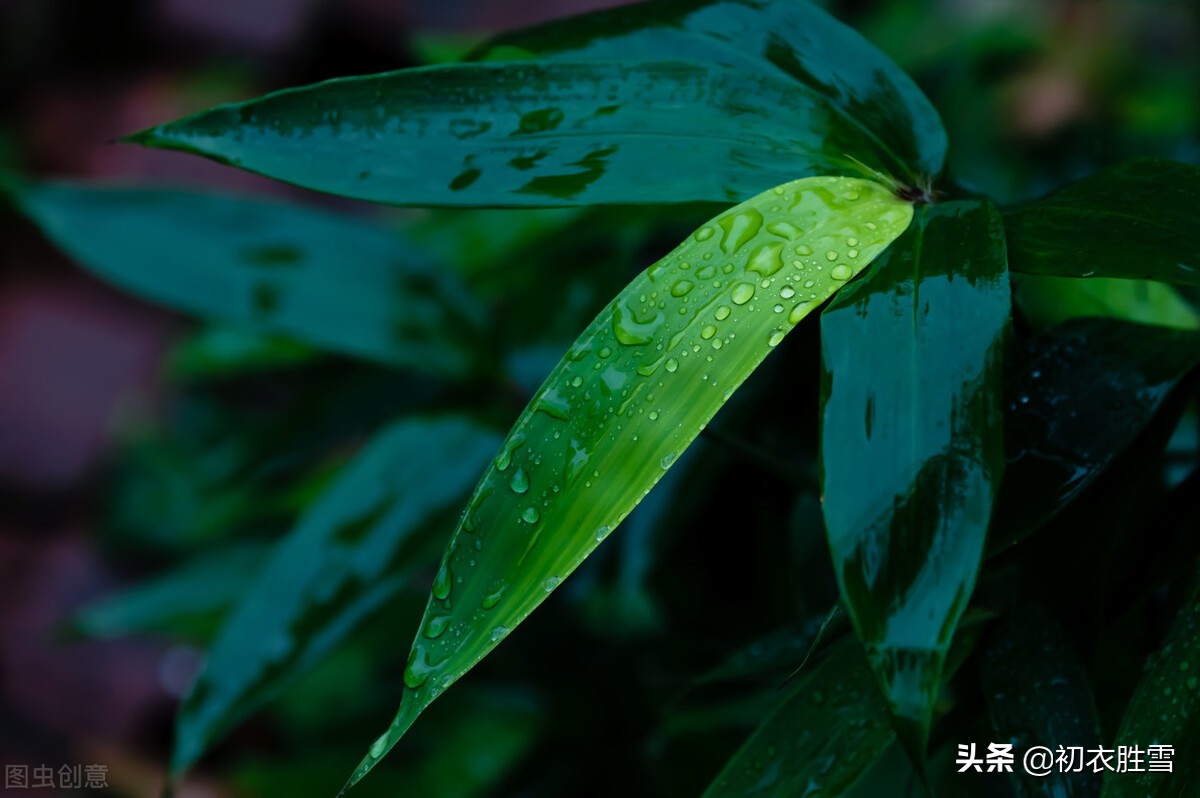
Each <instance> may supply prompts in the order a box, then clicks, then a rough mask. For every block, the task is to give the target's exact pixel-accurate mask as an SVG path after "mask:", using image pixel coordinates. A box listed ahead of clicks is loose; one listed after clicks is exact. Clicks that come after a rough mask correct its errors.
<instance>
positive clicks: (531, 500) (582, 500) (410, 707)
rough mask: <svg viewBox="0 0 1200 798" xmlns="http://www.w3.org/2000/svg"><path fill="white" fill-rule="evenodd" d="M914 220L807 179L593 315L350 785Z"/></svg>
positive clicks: (715, 226)
mask: <svg viewBox="0 0 1200 798" xmlns="http://www.w3.org/2000/svg"><path fill="white" fill-rule="evenodd" d="M911 217H912V208H911V206H909V205H908V204H907V203H905V202H903V201H901V200H898V199H896V198H895V197H894V196H893V195H892V194H891V193H890V192H888V191H887V190H886V189H884V188H883V187H882V186H879V185H877V184H875V183H871V182H869V181H866V180H859V179H854V178H836V177H831V178H807V179H803V180H797V181H794V182H792V183H788V184H786V185H782V186H779V187H777V188H775V189H773V190H771V191H767V192H765V193H763V194H762V195H760V196H758V197H755V198H754V199H752V200H749V201H747V202H745V203H743V204H741V205H739V206H737V207H735V208H733V209H731V210H729V211H727V212H725V213H723V214H721V215H720V216H718V217H717V218H715V219H713V220H712V221H711V222H710V223H708V224H707V225H705V226H703V227H701V228H700V229H699V230H697V231H696V232H695V233H694V234H693V235H692V236H690V237H689V238H688V239H687V240H686V241H684V243H682V244H680V245H679V246H678V247H676V248H675V250H674V251H672V252H671V253H670V254H668V255H667V256H665V257H664V258H662V259H661V260H659V261H658V262H657V263H655V264H654V265H653V266H651V267H650V268H649V269H647V270H646V271H645V272H644V273H643V274H642V275H640V276H639V277H637V278H635V279H634V280H633V282H632V283H630V284H629V286H627V287H626V288H625V290H624V291H622V292H621V293H620V294H619V295H618V296H617V298H616V299H615V300H614V301H613V302H612V304H611V305H610V306H609V307H608V308H607V309H605V310H604V311H602V312H601V313H600V315H599V316H597V317H596V319H595V320H594V321H593V322H592V324H591V325H590V326H589V327H588V328H587V329H586V330H585V331H584V332H583V334H582V335H581V336H580V338H579V339H578V340H577V341H576V343H575V344H574V346H572V348H571V349H570V351H569V352H568V353H567V355H566V356H565V357H564V358H563V360H562V361H561V362H560V363H559V365H558V366H557V367H556V368H555V369H554V371H553V372H552V373H551V374H550V376H549V377H548V378H547V379H546V382H545V383H544V384H543V385H542V387H541V389H540V390H539V391H538V393H537V394H536V395H535V397H534V398H533V400H532V401H531V403H530V404H529V406H528V407H527V408H526V409H525V412H524V413H523V414H522V415H521V417H520V418H519V419H518V420H517V423H516V425H515V426H514V427H513V429H512V431H511V432H510V434H509V436H508V439H507V441H506V442H505V444H504V446H503V448H502V449H501V451H500V454H499V455H498V456H497V457H496V459H495V461H494V462H493V464H492V467H491V468H489V469H488V471H487V473H486V474H485V475H484V476H483V479H482V480H481V481H480V483H479V485H478V487H477V488H476V489H475V494H474V496H473V497H472V498H471V501H470V503H469V504H468V506H467V509H466V512H465V513H464V516H463V519H462V521H461V522H460V524H459V527H458V529H457V530H456V531H455V533H454V536H453V538H452V539H451V541H450V544H449V546H448V548H447V550H446V554H445V556H444V558H443V561H442V567H441V569H440V571H439V572H438V575H437V578H436V579H435V581H434V584H433V590H432V593H431V596H430V600H429V604H428V607H427V609H426V612H425V618H424V620H423V622H422V627H421V630H420V632H419V633H418V635H417V637H416V640H415V641H414V644H413V648H412V653H411V655H410V658H409V666H408V669H407V670H406V672H405V692H404V696H403V698H402V700H401V703H400V709H399V711H398V713H397V715H396V718H395V720H394V721H393V723H392V726H391V727H390V728H389V729H388V730H387V731H386V732H385V733H384V734H383V735H382V736H380V737H379V739H378V740H376V741H375V743H374V745H372V746H371V751H370V753H369V754H368V756H367V757H366V758H365V759H364V760H363V761H362V763H361V764H360V765H359V766H358V768H357V769H356V770H355V772H354V774H353V775H352V777H351V779H350V784H354V783H355V782H356V781H358V780H359V779H361V778H362V777H363V776H364V775H366V773H367V772H368V771H369V770H370V769H371V768H372V767H373V766H374V765H375V764H376V763H377V762H378V761H379V758H380V757H381V756H383V754H384V753H385V752H387V751H388V750H389V749H390V748H391V747H392V746H393V745H395V744H396V742H397V741H398V740H399V739H400V737H401V736H402V735H403V734H404V732H405V730H406V729H407V728H408V727H409V726H410V725H411V724H412V722H413V721H414V720H415V719H416V717H417V716H418V715H419V714H420V713H421V712H422V711H423V710H424V708H425V707H426V706H428V705H429V704H430V703H431V702H432V701H433V700H434V699H435V698H436V697H437V696H438V695H439V694H440V693H441V692H442V691H443V690H445V689H446V688H447V687H449V686H450V684H452V683H453V682H454V681H456V680H457V679H458V678H460V677H461V676H462V675H463V674H464V673H466V671H467V670H468V669H470V668H471V667H472V666H474V665H475V664H476V663H477V662H478V661H479V660H480V659H482V658H483V657H484V656H485V655H486V654H487V653H488V652H489V651H491V650H492V649H493V648H494V647H495V646H496V645H497V644H498V643H499V642H500V641H501V640H502V639H503V638H504V637H505V636H506V635H507V634H508V633H509V632H510V631H511V630H512V629H513V628H514V627H516V626H517V624H519V623H520V622H521V621H522V620H524V619H525V617H527V616H528V615H529V614H530V613H531V612H532V611H533V610H534V609H535V608H536V607H537V606H538V605H539V604H540V603H541V602H542V601H543V600H545V598H546V597H547V595H548V594H549V593H550V592H551V591H552V590H553V589H554V588H555V587H556V586H557V585H558V584H559V583H560V581H561V580H562V579H563V578H565V577H566V576H567V575H569V574H570V573H571V572H572V571H573V570H574V569H575V568H576V566H578V565H579V563H580V562H582V561H583V559H584V558H586V557H587V555H588V554H589V553H590V552H591V551H592V550H593V549H595V548H596V546H598V545H599V544H600V542H601V541H602V540H603V539H604V538H605V537H606V536H607V535H608V534H609V532H610V531H611V530H612V529H613V528H614V527H616V526H617V524H619V523H620V522H621V521H622V520H623V519H624V518H625V516H626V515H627V514H628V513H629V511H630V510H632V509H633V507H634V506H635V505H636V504H637V503H638V502H639V501H640V500H641V498H642V497H643V496H644V495H645V494H646V493H647V492H649V490H650V488H652V487H653V486H654V485H655V483H656V482H658V480H659V479H660V478H661V477H662V475H663V474H664V473H665V472H666V470H667V469H668V468H669V467H670V466H671V465H672V464H673V463H674V462H675V460H676V458H677V457H678V456H679V454H680V452H682V451H683V450H684V449H685V448H686V447H687V446H688V445H689V444H690V443H691V442H692V440H693V439H694V438H695V437H696V436H697V435H698V434H699V432H700V431H701V429H703V428H704V426H705V425H706V424H707V423H708V422H709V420H710V419H711V418H712V417H713V415H714V414H715V413H716V412H717V410H719V409H720V407H721V406H722V404H724V402H725V401H726V400H727V399H728V398H729V397H730V396H731V395H732V393H733V391H734V390H735V389H736V388H737V387H738V386H739V385H740V384H741V383H742V381H743V380H745V379H746V378H747V377H748V376H749V375H750V374H751V372H753V371H754V369H755V367H756V366H757V365H758V364H759V363H760V362H761V361H762V360H763V358H765V357H766V356H767V354H769V353H770V352H771V350H772V349H773V348H774V347H775V346H776V345H777V344H778V343H780V342H781V341H782V340H783V337H784V335H785V334H786V333H787V332H788V330H790V329H791V328H792V327H793V326H794V325H795V324H796V323H798V322H799V321H800V320H801V319H802V318H803V317H804V316H805V315H807V313H808V312H810V311H811V310H812V309H813V308H814V307H816V306H817V305H818V304H819V303H820V302H822V301H824V300H825V299H826V298H827V297H829V296H830V295H831V294H833V293H834V292H835V291H837V290H838V289H839V288H840V287H841V286H842V285H843V284H844V282H845V281H846V280H848V279H850V278H851V277H853V276H854V275H855V274H856V273H857V272H858V271H860V270H861V269H862V268H863V266H864V265H865V264H867V263H869V262H870V261H871V260H872V259H873V258H874V257H875V256H876V255H877V254H878V253H879V252H880V251H882V250H883V249H884V248H885V247H886V246H887V245H888V244H890V243H891V242H892V240H893V239H895V237H896V236H897V235H899V234H900V233H901V231H903V230H904V228H905V227H906V226H907V225H908V223H909V222H910V220H911ZM348 786H349V785H348Z"/></svg>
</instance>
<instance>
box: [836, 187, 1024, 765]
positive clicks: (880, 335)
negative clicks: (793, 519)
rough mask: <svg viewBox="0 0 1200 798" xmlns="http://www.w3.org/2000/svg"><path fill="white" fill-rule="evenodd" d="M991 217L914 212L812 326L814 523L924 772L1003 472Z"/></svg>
mask: <svg viewBox="0 0 1200 798" xmlns="http://www.w3.org/2000/svg"><path fill="white" fill-rule="evenodd" d="M1010 307H1011V299H1010V291H1009V283H1008V271H1007V266H1006V261H1005V254H1004V236H1003V231H1002V228H1001V223H1000V216H999V214H998V213H997V212H996V211H995V209H994V208H993V207H992V206H991V205H990V204H987V203H983V202H974V201H972V202H959V203H947V204H944V205H938V206H927V207H924V208H921V209H920V210H919V212H918V214H917V216H916V220H915V223H914V225H913V227H912V228H911V229H910V230H909V231H908V232H907V233H906V234H905V235H904V236H903V237H901V238H900V240H898V241H897V242H896V243H895V244H894V245H893V246H892V247H891V248H890V249H889V250H888V252H887V253H885V255H884V256H883V257H882V258H881V259H880V261H879V263H878V264H877V265H876V266H875V267H874V268H873V269H872V271H871V274H870V275H869V277H868V278H867V279H865V280H864V281H862V282H860V283H858V284H856V285H855V286H853V287H851V288H850V289H848V290H847V291H845V292H843V293H842V294H840V295H839V296H838V297H837V299H836V300H835V301H834V302H833V303H831V304H830V306H829V307H828V308H826V309H825V311H824V312H823V313H822V314H821V348H822V362H823V370H824V374H823V378H822V386H821V387H822V390H821V465H822V485H823V490H824V511H825V522H826V527H827V530H828V537H829V545H830V550H831V553H832V555H833V562H834V571H835V573H836V574H837V578H838V585H839V588H840V591H841V595H842V600H843V602H844V603H845V605H846V609H847V610H848V611H849V613H850V616H851V619H852V620H853V621H854V625H855V628H856V630H857V632H858V635H859V638H860V639H861V640H862V641H863V644H864V645H865V646H866V649H867V654H868V658H869V659H870V661H871V665H872V668H873V670H874V672H875V675H876V678H877V680H878V681H879V684H880V687H881V689H882V690H883V693H884V696H885V698H886V699H887V702H888V704H889V707H890V711H891V713H892V716H893V721H894V723H895V725H896V729H897V732H898V733H899V736H900V740H901V742H902V743H903V744H904V745H905V747H906V748H907V749H908V752H909V755H910V756H911V757H912V759H913V760H914V762H916V763H918V764H919V763H921V762H922V761H923V759H924V750H925V746H926V743H927V740H928V734H929V725H930V722H931V718H932V713H933V703H934V700H935V699H936V697H937V690H938V685H939V684H940V677H941V673H942V670H943V666H944V662H945V657H946V652H947V650H948V647H949V645H950V641H951V636H952V635H953V632H954V629H955V625H956V623H957V622H958V619H959V616H960V615H961V614H962V612H963V610H964V609H965V607H966V604H967V601H968V599H969V598H970V596H971V592H972V590H973V588H974V584H975V575H976V572H977V570H978V567H979V562H980V559H981V555H982V553H983V545H984V539H985V536H986V533H987V528H988V522H989V519H990V517H991V511H992V503H993V500H994V497H995V493H996V489H997V488H998V486H999V481H1000V475H1001V472H1002V471H1003V467H1004V449H1003V438H1002V423H1001V419H1002V415H1001V398H1000V397H1001V385H1002V360H1001V351H1002V349H1003V346H1004V341H1005V339H1006V337H1007V335H1008V330H1009V311H1010Z"/></svg>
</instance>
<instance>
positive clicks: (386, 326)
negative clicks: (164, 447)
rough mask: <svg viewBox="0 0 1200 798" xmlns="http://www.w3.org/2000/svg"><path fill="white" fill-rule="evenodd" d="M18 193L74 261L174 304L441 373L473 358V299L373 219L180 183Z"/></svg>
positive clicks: (465, 368) (462, 370)
mask: <svg viewBox="0 0 1200 798" xmlns="http://www.w3.org/2000/svg"><path fill="white" fill-rule="evenodd" d="M15 198H16V201H17V203H18V205H19V207H20V208H21V209H22V210H23V211H24V212H25V213H26V214H27V215H28V216H29V217H30V218H31V219H32V220H33V221H34V222H36V223H37V224H38V225H39V226H40V227H41V228H42V230H43V231H44V232H45V233H46V235H47V236H48V237H49V238H50V239H52V240H53V241H54V242H55V243H56V244H57V245H58V246H60V247H61V248H62V249H63V250H64V251H65V252H66V253H67V254H69V255H71V256H72V257H73V258H74V259H75V260H76V261H78V262H79V264H80V265H82V266H83V267H85V268H87V269H89V270H90V271H92V272H94V273H96V274H97V275H98V276H100V277H101V278H103V279H105V280H108V281H110V282H112V283H114V284H116V285H118V286H120V287H121V288H124V289H126V290H128V291H130V292H132V293H134V294H137V295H139V296H141V297H144V298H146V299H149V300H151V301H153V302H157V303H159V304H162V305H166V306H168V307H171V308H174V309H176V310H180V311H183V312H185V313H192V314H196V315H198V316H201V317H203V318H206V319H213V320H220V321H225V322H233V323H236V324H240V325H243V326H246V327H249V328H251V329H254V330H259V331H263V332H270V333H280V334H283V335H287V336H291V337H293V338H295V339H296V340H298V341H302V342H305V343H308V344H312V345H313V346H316V347H319V348H323V349H331V350H333V351H336V352H341V353H344V354H348V355H354V356H357V357H362V358H368V359H371V360H378V361H382V362H384V363H390V364H395V365H401V366H409V367H413V368H419V369H423V370H428V371H432V372H435V373H438V374H448V375H452V376H461V375H465V374H467V373H469V372H470V370H471V369H472V367H473V366H474V365H475V364H476V363H477V361H478V359H479V358H478V354H479V352H478V341H477V329H478V326H479V324H480V319H479V315H480V310H479V308H478V307H476V306H475V303H473V302H472V301H471V300H470V298H469V296H468V295H467V294H466V293H465V291H464V290H463V289H462V288H461V287H460V286H458V285H457V284H456V282H455V281H454V280H453V279H452V277H451V276H450V275H448V274H445V273H443V272H441V271H438V270H436V269H434V268H433V267H432V265H431V264H430V263H429V259H428V257H427V256H424V255H422V254H420V253H419V252H417V251H415V250H414V249H413V248H411V247H409V246H407V245H406V244H405V243H404V242H403V241H401V240H399V239H398V238H397V237H396V236H394V235H392V234H391V233H389V232H387V231H386V230H384V229H382V228H379V227H376V226H373V225H371V224H368V223H365V222H362V221H359V220H355V219H351V218H347V217H342V216H336V215H333V214H330V213H326V212H323V211H317V210H313V209H309V208H305V207H302V206H298V205H288V204H283V203H277V202H266V201H262V200H248V199H241V198H237V197H231V196H218V195H213V194H201V193H195V192H188V191H178V190H172V189H152V188H100V187H95V186H86V185H79V184H71V183H47V184H42V185H35V186H32V187H28V188H25V189H22V190H19V191H17V192H16V193H15Z"/></svg>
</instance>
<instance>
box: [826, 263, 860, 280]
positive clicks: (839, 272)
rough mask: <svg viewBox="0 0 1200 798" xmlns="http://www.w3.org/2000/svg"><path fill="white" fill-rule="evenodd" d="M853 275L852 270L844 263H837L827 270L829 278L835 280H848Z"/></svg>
mask: <svg viewBox="0 0 1200 798" xmlns="http://www.w3.org/2000/svg"><path fill="white" fill-rule="evenodd" d="M853 275H854V270H853V269H851V268H850V267H849V266H847V265H846V264H844V263H839V264H838V265H837V266H834V267H833V268H832V269H830V270H829V276H830V277H832V278H833V279H835V280H849V279H850V278H851V277H852V276H853Z"/></svg>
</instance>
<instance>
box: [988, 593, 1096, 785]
mask: <svg viewBox="0 0 1200 798" xmlns="http://www.w3.org/2000/svg"><path fill="white" fill-rule="evenodd" d="M996 626H997V628H996V629H994V630H993V633H992V634H991V635H990V636H989V639H988V642H987V644H986V645H985V647H984V650H983V656H982V657H981V658H980V678H981V679H982V681H983V689H984V695H985V697H986V699H987V704H988V715H989V716H990V717H991V721H992V729H993V730H994V731H995V738H996V740H997V741H1004V742H1011V743H1012V744H1013V750H1014V752H1019V754H1023V753H1024V752H1025V751H1026V750H1028V749H1029V748H1030V747H1031V746H1035V745H1043V746H1046V747H1048V748H1050V749H1051V750H1052V751H1057V750H1058V747H1059V746H1063V747H1064V748H1069V747H1071V746H1083V748H1084V749H1085V750H1086V749H1090V748H1098V747H1099V746H1100V743H1101V737H1100V720H1099V718H1098V717H1097V714H1096V704H1095V701H1094V700H1093V698H1092V691H1091V688H1090V686H1089V684H1088V676H1087V673H1086V672H1085V671H1084V669H1083V666H1082V665H1081V664H1080V663H1079V660H1078V658H1077V657H1076V654H1075V652H1074V650H1073V649H1072V648H1071V644H1070V643H1069V642H1068V638H1067V636H1066V632H1065V631H1064V630H1063V629H1062V628H1061V627H1060V626H1059V625H1058V623H1057V622H1056V621H1055V620H1054V618H1053V616H1051V615H1050V614H1049V613H1047V612H1045V611H1044V610H1041V609H1040V608H1038V607H1034V606H1029V605H1020V604H1019V605H1017V606H1016V607H1015V608H1013V609H1012V610H1010V612H1009V613H1008V614H1007V616H1006V618H1005V620H1004V621H1002V622H1000V623H998V624H997V625H996ZM1019 754H1018V755H1019ZM1009 778H1010V780H1011V781H1012V782H1013V783H1014V786H1015V787H1016V790H1017V794H1018V795H1019V796H1021V798H1041V797H1043V796H1044V798H1090V796H1094V795H1096V793H1097V792H1099V789H1100V776H1099V774H1096V773H1092V772H1088V771H1084V772H1068V773H1063V772H1059V771H1057V770H1056V771H1054V772H1051V773H1049V774H1046V775H1045V776H1041V777H1039V776H1031V775H1029V773H1028V772H1026V771H1025V769H1024V768H1021V767H1019V766H1018V767H1016V768H1014V769H1013V773H1012V774H1011V775H1010V776H1009Z"/></svg>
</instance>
